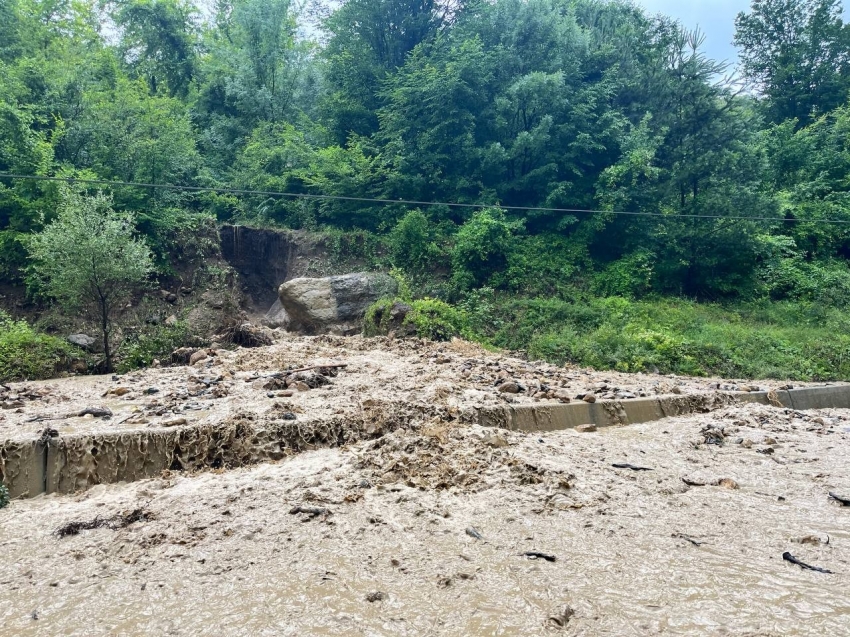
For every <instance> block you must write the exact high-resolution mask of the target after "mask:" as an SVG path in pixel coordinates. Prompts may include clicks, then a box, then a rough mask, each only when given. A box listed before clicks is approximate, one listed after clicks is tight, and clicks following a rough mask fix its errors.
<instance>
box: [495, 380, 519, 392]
mask: <svg viewBox="0 0 850 637" xmlns="http://www.w3.org/2000/svg"><path fill="white" fill-rule="evenodd" d="M496 389H498V390H499V391H500V392H501V393H503V394H518V393H519V392H520V388H519V384H518V383H515V382H514V381H512V380H509V381H508V382H506V383H502V384H501V385H499V386H498V387H497V388H496Z"/></svg>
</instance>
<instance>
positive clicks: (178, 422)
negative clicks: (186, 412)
mask: <svg viewBox="0 0 850 637" xmlns="http://www.w3.org/2000/svg"><path fill="white" fill-rule="evenodd" d="M188 422H189V421H188V420H186V419H185V418H174V419H173V420H166V421H165V422H163V423H160V427H181V426H183V425H185V424H186V423H188Z"/></svg>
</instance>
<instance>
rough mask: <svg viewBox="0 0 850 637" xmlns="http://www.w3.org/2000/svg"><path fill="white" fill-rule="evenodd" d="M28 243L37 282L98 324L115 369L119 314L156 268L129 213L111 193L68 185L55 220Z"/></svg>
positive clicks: (107, 360)
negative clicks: (114, 339)
mask: <svg viewBox="0 0 850 637" xmlns="http://www.w3.org/2000/svg"><path fill="white" fill-rule="evenodd" d="M28 248H29V252H30V257H31V259H32V263H31V272H32V274H33V278H32V279H31V283H32V285H33V287H34V288H35V289H37V290H39V291H41V292H43V293H45V294H46V295H47V296H49V297H52V298H54V299H56V301H57V302H59V304H60V305H61V306H62V307H63V308H64V309H65V310H67V311H83V312H84V313H85V315H86V316H87V317H88V318H90V319H91V320H94V321H96V322H97V323H98V324H99V326H100V331H101V337H102V339H103V351H104V357H105V368H106V369H105V371H107V372H110V371H112V348H111V336H112V332H113V326H114V322H115V319H116V317H117V315H118V313H119V311H120V309H121V308H123V307H124V306H125V305H126V304H127V301H128V300H129V298H130V295H131V294H132V292H133V291H134V290H135V289H136V288H138V287H139V286H141V285H142V284H143V283H144V281H145V279H146V278H147V276H148V275H149V274H150V273H151V271H152V270H153V261H152V259H151V252H150V250H149V249H148V246H147V243H146V242H145V241H144V240H143V239H138V238H136V237H135V236H134V234H133V222H132V218H131V215H130V214H129V213H120V212H116V211H114V210H113V209H112V200H111V198H110V197H108V196H107V195H104V194H102V193H97V194H96V195H94V196H86V195H85V194H82V193H80V192H77V191H75V190H73V189H71V188H64V189H63V190H62V193H61V200H60V205H59V211H58V215H57V217H56V219H55V220H54V221H53V223H51V224H49V225H48V226H46V227H45V228H44V230H42V231H41V232H39V233H38V234H36V235H33V237H32V239H31V240H30V242H29V245H28Z"/></svg>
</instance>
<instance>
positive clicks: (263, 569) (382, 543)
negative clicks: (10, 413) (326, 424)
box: [0, 406, 850, 636]
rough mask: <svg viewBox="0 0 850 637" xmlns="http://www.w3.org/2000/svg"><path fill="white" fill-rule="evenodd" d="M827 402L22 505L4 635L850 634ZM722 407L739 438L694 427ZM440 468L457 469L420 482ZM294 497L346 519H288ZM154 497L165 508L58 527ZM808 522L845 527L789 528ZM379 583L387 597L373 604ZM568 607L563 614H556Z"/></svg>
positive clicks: (424, 439)
mask: <svg viewBox="0 0 850 637" xmlns="http://www.w3.org/2000/svg"><path fill="white" fill-rule="evenodd" d="M812 415H813V416H814V415H816V414H812ZM820 416H821V417H823V418H824V419H825V420H824V422H825V423H826V424H825V425H821V424H815V423H813V422H811V421H804V420H801V419H799V418H795V417H793V414H792V415H791V417H788V415H787V414H785V413H784V412H782V410H774V409H771V408H767V407H761V406H749V407H746V408H735V409H727V410H725V411H724V412H718V413H715V414H711V415H706V416H700V417H690V418H682V419H676V420H666V421H662V422H660V423H655V424H648V425H642V426H635V427H629V428H624V429H617V430H605V431H600V432H598V433H588V434H578V433H575V432H562V433H557V434H550V435H547V436H546V437H545V438H539V437H537V436H527V435H522V434H514V433H501V432H489V431H485V430H481V429H480V428H477V427H472V428H465V429H463V430H449V431H438V430H433V431H430V432H425V433H422V435H418V434H415V433H410V432H396V433H394V434H391V435H389V436H386V437H385V440H383V441H381V442H380V443H359V444H357V445H354V446H351V447H349V448H346V449H343V450H322V451H316V452H309V453H304V454H301V455H299V456H296V457H293V458H290V459H288V460H285V461H283V462H280V463H278V464H271V465H263V466H258V467H254V468H251V469H246V470H237V471H233V472H229V473H204V474H200V475H196V476H193V477H181V476H171V477H166V478H163V479H157V480H148V481H144V482H140V483H134V484H132V485H126V486H121V485H114V486H110V487H96V488H95V489H93V490H91V491H89V492H87V493H86V494H83V495H81V496H79V497H77V498H76V499H75V498H69V497H54V496H49V497H42V498H37V499H35V500H31V501H20V502H15V503H13V505H12V506H11V507H10V508H8V509H4V510H3V511H2V512H0V554H2V555H3V556H5V563H4V564H3V569H2V570H0V634H4V635H5V634H9V635H23V636H29V635H32V636H35V635H54V634H63V635H138V634H148V635H222V634H225V635H538V634H550V633H555V634H558V633H560V634H568V635H617V636H619V635H659V634H665V635H668V634H669V635H742V636H743V635H791V636H803V635H805V636H815V635H817V636H822V635H846V634H850V598H848V596H847V595H846V591H847V589H848V585H850V508H841V507H839V506H837V505H836V504H834V503H830V502H829V501H828V499H827V497H826V493H827V492H828V491H831V490H832V491H838V492H842V493H850V476H848V472H847V470H846V457H847V452H848V450H850V437H848V434H847V433H846V432H844V431H843V429H844V428H845V427H846V426H847V425H848V421H847V420H841V419H842V418H844V419H846V418H850V413H848V412H824V413H821V414H820ZM708 424H713V425H716V426H722V427H724V428H725V431H726V438H727V440H726V444H725V445H724V446H722V447H717V446H714V445H705V444H702V443H701V442H700V441H701V440H704V437H703V436H702V434H701V433H700V432H701V430H702V429H703V428H704V427H705V426H706V425H708ZM738 439H744V440H746V441H749V442H752V443H753V444H752V446H750V447H749V448H747V446H746V445H741V444H737V443H736V440H738ZM767 448H770V449H772V450H773V453H770V454H767V453H759V450H762V451H764V450H766V449H767ZM614 462H630V463H633V464H636V465H641V466H646V467H652V468H653V471H646V472H633V471H628V470H620V469H614V468H612V467H611V466H610V465H611V463H614ZM444 476H450V477H451V479H452V480H453V481H454V482H455V483H456V484H460V485H463V486H461V487H456V488H453V489H442V490H440V489H435V488H431V487H428V486H423V488H417V487H411V486H408V484H421V485H428V484H435V481H436V480H437V479H438V478H441V477H444ZM683 477H684V478H687V479H688V480H689V481H691V482H706V483H711V482H713V481H716V480H717V479H720V478H730V479H733V480H735V482H736V483H737V484H738V486H739V488H737V489H729V488H723V487H720V486H688V485H686V484H685V483H684V482H683V481H682V478H683ZM363 480H367V481H368V482H369V484H371V485H372V487H371V488H362V487H361V481H363ZM565 480H568V483H569V488H567V486H565ZM362 484H363V486H368V485H367V484H366V483H362ZM779 496H781V497H783V498H784V500H779V499H778V498H779ZM299 504H304V505H308V506H319V507H326V508H327V509H329V511H330V515H328V516H327V517H325V516H319V517H317V518H314V519H309V516H306V515H296V514H291V513H290V510H291V508H292V507H293V506H295V505H299ZM137 506H145V507H147V509H148V510H149V511H150V512H151V513H152V514H153V515H154V516H155V519H153V520H151V521H147V522H141V523H136V524H133V525H131V526H129V527H127V528H124V529H119V530H110V529H96V530H91V531H84V532H82V533H81V534H80V535H78V536H75V537H68V538H64V539H61V540H60V539H58V538H56V537H54V536H52V535H51V533H52V531H53V530H54V529H56V528H57V527H58V526H60V525H61V524H64V523H67V522H69V521H71V520H88V519H92V518H93V517H95V516H96V515H102V516H109V515H112V514H114V513H116V512H119V511H124V510H128V509H132V508H135V507H137ZM470 526H474V527H475V528H476V529H477V530H478V531H479V532H480V533H481V535H482V536H483V538H484V539H483V540H476V539H474V538H472V537H470V536H469V535H468V534H467V533H466V532H465V530H466V529H467V528H468V527H470ZM675 534H682V535H686V536H689V537H691V538H693V539H695V540H696V541H698V542H701V543H702V544H701V545H700V546H694V545H693V544H692V543H690V542H688V541H687V540H684V539H682V538H680V537H674V535H675ZM806 536H816V537H819V538H822V539H823V540H824V541H825V540H826V539H827V536H828V538H829V543H828V544H800V543H797V542H795V540H800V539H801V538H804V537H806ZM525 551H541V552H544V553H547V554H551V555H555V556H556V557H557V561H556V562H554V563H550V562H547V561H542V560H529V559H527V558H526V557H524V556H522V555H521V554H522V553H524V552H525ZM784 551H790V552H792V553H793V554H794V555H796V556H797V557H798V558H800V559H801V560H803V561H804V562H807V563H809V564H814V565H817V566H820V567H824V568H828V569H830V570H832V571H834V572H835V574H833V575H827V574H823V573H815V572H810V571H804V570H802V569H800V568H799V567H796V566H792V565H791V564H788V563H787V562H784V561H783V560H782V557H781V556H782V553H783V552H784ZM376 591H381V592H384V593H386V594H387V598H386V599H385V600H383V601H376V602H368V601H366V596H367V595H368V594H370V593H374V592H376ZM567 605H569V606H570V607H571V608H572V609H573V610H574V615H573V616H572V618H571V619H570V620H569V622H568V623H567V624H566V626H565V627H564V628H562V629H558V627H557V626H555V625H554V624H553V623H552V622H547V620H548V618H549V617H550V616H553V615H557V614H559V613H562V612H563V610H564V608H565V607H566V606H567ZM33 611H35V612H36V615H37V617H38V619H37V620H34V619H32V613H33Z"/></svg>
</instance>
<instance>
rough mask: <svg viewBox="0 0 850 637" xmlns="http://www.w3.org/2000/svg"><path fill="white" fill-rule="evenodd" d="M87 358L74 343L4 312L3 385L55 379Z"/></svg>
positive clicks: (0, 331) (0, 316)
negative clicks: (35, 328)
mask: <svg viewBox="0 0 850 637" xmlns="http://www.w3.org/2000/svg"><path fill="white" fill-rule="evenodd" d="M84 356H85V355H84V354H83V352H82V351H81V350H79V349H78V348H76V347H74V346H73V345H71V344H70V343H67V342H65V341H63V340H62V339H60V338H56V337H55V336H49V335H47V334H42V333H40V332H37V331H35V330H34V329H33V328H32V327H30V325H29V324H28V323H27V322H26V321H14V320H12V318H11V317H10V316H9V315H8V314H6V313H5V312H3V311H2V310H0V382H6V381H17V380H38V379H44V378H51V377H53V376H56V374H58V373H59V372H61V371H63V370H67V369H70V366H71V364H72V363H73V362H74V360H79V359H83V358H84Z"/></svg>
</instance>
